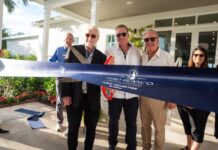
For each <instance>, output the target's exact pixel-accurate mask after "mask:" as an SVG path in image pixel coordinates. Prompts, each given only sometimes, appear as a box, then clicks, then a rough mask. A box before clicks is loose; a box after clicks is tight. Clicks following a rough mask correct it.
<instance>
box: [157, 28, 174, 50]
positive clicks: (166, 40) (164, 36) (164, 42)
mask: <svg viewBox="0 0 218 150" xmlns="http://www.w3.org/2000/svg"><path fill="white" fill-rule="evenodd" d="M158 35H159V43H160V48H161V49H163V50H165V51H167V52H169V51H170V45H171V43H170V39H171V31H160V32H158Z"/></svg>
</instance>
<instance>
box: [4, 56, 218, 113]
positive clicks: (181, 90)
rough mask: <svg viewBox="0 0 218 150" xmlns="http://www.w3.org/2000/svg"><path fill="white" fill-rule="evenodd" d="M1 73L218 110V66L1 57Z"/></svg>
mask: <svg viewBox="0 0 218 150" xmlns="http://www.w3.org/2000/svg"><path fill="white" fill-rule="evenodd" d="M0 76H17V77H70V78H74V79H77V80H81V81H86V82H89V83H92V84H96V85H102V86H106V87H110V88H114V89H117V90H121V91H125V92H129V93H134V94H138V95H141V96H147V97H151V98H155V99H160V100H164V101H169V102H174V103H176V104H180V105H186V106H191V107H194V108H200V109H203V110H208V111H214V112H218V69H209V68H205V69H197V68H177V67H147V66H126V65H95V64H89V65H85V64H73V63H52V62H35V61H21V60H7V59H1V60H0Z"/></svg>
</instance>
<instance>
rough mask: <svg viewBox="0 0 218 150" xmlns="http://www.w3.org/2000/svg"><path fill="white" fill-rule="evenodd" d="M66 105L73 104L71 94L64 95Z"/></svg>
mask: <svg viewBox="0 0 218 150" xmlns="http://www.w3.org/2000/svg"><path fill="white" fill-rule="evenodd" d="M63 101H64V106H69V105H70V104H72V98H71V97H70V96H66V97H63Z"/></svg>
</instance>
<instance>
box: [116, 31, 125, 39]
mask: <svg viewBox="0 0 218 150" xmlns="http://www.w3.org/2000/svg"><path fill="white" fill-rule="evenodd" d="M126 35H127V33H125V32H123V33H117V38H120V37H121V36H122V37H125V36H126Z"/></svg>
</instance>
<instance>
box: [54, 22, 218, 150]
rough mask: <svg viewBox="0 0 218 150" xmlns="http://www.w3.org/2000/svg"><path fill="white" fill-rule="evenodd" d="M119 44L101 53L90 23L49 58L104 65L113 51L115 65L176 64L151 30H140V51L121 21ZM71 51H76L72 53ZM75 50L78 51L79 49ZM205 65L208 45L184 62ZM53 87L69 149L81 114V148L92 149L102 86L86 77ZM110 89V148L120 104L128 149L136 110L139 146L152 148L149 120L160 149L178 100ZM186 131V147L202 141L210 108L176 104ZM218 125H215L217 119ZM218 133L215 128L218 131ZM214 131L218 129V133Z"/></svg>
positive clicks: (68, 37) (134, 130) (112, 148)
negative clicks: (79, 41)
mask: <svg viewBox="0 0 218 150" xmlns="http://www.w3.org/2000/svg"><path fill="white" fill-rule="evenodd" d="M115 32H116V38H117V42H118V44H117V46H114V47H112V48H110V49H108V50H106V52H105V54H103V53H102V52H101V51H99V50H98V49H97V48H96V44H97V42H98V39H99V36H100V33H99V30H98V28H97V27H95V26H89V27H88V28H87V30H86V33H85V39H86V41H85V44H83V45H74V46H71V45H72V43H73V35H72V34H71V33H67V35H66V38H65V46H64V47H61V48H58V49H57V50H56V51H55V53H54V55H53V56H52V57H51V58H50V61H57V62H66V63H86V64H104V62H105V61H106V58H107V57H108V56H112V61H111V63H110V64H113V65H142V66H174V59H173V57H172V56H171V55H170V54H169V53H168V52H166V51H164V50H162V49H161V48H160V46H159V37H158V33H157V32H156V31H154V30H152V29H149V30H147V31H146V32H145V34H144V43H145V49H146V52H145V53H144V54H143V55H142V56H141V53H140V50H139V49H138V48H136V47H134V46H133V45H132V44H131V43H130V42H129V41H128V38H129V33H128V28H127V26H126V25H123V24H120V25H118V26H117V27H116V28H115ZM75 51H77V52H76V53H75ZM78 52H79V54H78ZM207 65H208V58H207V53H206V50H205V49H204V48H202V47H197V48H196V49H195V50H194V51H193V52H192V55H191V57H190V60H189V64H188V67H195V68H205V67H207ZM56 86H57V117H58V119H59V121H58V126H57V131H61V130H62V126H63V106H65V107H66V112H67V121H68V130H67V136H68V138H67V143H68V149H69V150H76V149H77V146H78V134H79V127H80V123H81V120H82V116H83V117H84V124H85V127H86V133H85V142H84V149H85V150H91V149H93V143H94V139H95V133H96V126H97V122H98V119H99V115H100V107H101V102H100V99H101V98H100V96H101V91H100V86H97V85H94V84H90V83H87V82H84V81H76V82H75V81H74V82H60V79H57V80H56ZM110 92H111V93H112V94H113V98H112V100H110V101H108V115H109V125H108V127H109V137H108V143H109V150H115V148H116V145H117V143H118V139H117V136H118V132H119V119H120V114H121V112H122V109H123V111H124V117H125V123H126V135H125V142H126V144H127V147H126V149H127V150H135V149H136V146H137V141H136V133H137V115H138V109H139V110H140V111H139V112H140V117H141V134H142V147H143V150H150V149H151V147H152V144H151V143H152V142H151V136H152V128H151V125H152V124H153V126H154V129H155V139H154V149H155V150H162V149H164V143H165V123H166V118H167V116H166V114H167V113H166V111H167V109H173V108H175V107H176V104H174V103H170V102H166V101H161V100H157V99H153V98H149V97H144V96H138V95H135V94H131V93H127V92H123V91H119V90H115V89H110ZM178 110H179V114H180V116H181V119H182V122H183V125H184V129H185V134H186V135H187V145H186V146H185V147H184V148H182V149H184V150H198V149H199V147H200V143H202V142H203V138H204V130H205V126H206V121H207V118H208V115H209V112H206V111H203V110H199V109H195V108H190V107H188V106H181V105H179V106H178ZM216 124H218V123H217V122H216ZM217 132H218V131H217ZM216 135H217V133H216Z"/></svg>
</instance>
